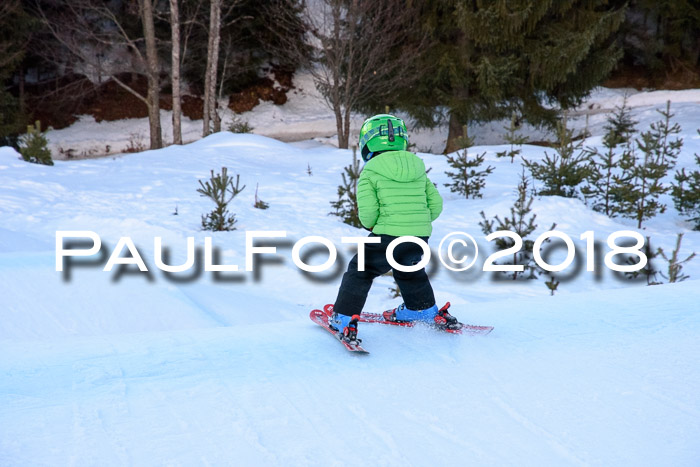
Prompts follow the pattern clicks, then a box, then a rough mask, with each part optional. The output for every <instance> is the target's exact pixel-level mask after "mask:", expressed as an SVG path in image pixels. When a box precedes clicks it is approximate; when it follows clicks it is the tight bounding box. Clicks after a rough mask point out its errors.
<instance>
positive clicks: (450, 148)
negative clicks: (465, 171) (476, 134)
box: [443, 113, 464, 154]
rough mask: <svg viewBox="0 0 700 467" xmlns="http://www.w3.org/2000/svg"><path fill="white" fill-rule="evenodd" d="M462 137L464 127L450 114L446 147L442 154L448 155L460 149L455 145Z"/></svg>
mask: <svg viewBox="0 0 700 467" xmlns="http://www.w3.org/2000/svg"><path fill="white" fill-rule="evenodd" d="M463 136H464V125H462V123H461V122H460V121H459V120H458V119H457V117H456V116H455V115H454V114H453V113H451V114H450V124H449V129H448V132H447V145H446V146H445V150H444V151H443V154H449V153H451V152H455V151H457V150H459V149H462V148H460V147H459V145H458V144H457V139H458V138H461V137H463Z"/></svg>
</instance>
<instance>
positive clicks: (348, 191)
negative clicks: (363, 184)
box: [330, 146, 362, 227]
mask: <svg viewBox="0 0 700 467" xmlns="http://www.w3.org/2000/svg"><path fill="white" fill-rule="evenodd" d="M360 172H361V169H360V161H359V160H358V159H357V147H356V146H353V148H352V164H350V165H348V166H346V167H345V168H344V172H343V173H342V174H341V175H342V177H343V184H342V185H339V186H338V200H337V201H331V206H332V207H333V209H334V211H333V212H331V213H330V214H332V215H334V216H338V217H340V218H341V219H342V220H343V222H345V223H346V224H348V225H352V226H353V227H362V223H361V222H360V210H359V208H358V207H357V181H358V180H359V179H360Z"/></svg>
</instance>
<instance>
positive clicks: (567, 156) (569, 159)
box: [524, 119, 591, 198]
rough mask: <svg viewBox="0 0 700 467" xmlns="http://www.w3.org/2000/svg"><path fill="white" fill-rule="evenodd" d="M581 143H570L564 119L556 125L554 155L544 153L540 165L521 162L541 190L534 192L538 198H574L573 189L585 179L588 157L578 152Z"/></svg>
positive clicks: (588, 166) (571, 132)
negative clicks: (541, 186) (538, 183)
mask: <svg viewBox="0 0 700 467" xmlns="http://www.w3.org/2000/svg"><path fill="white" fill-rule="evenodd" d="M582 145H583V142H582V141H578V142H574V141H573V131H572V130H569V129H568V128H567V126H566V119H563V120H561V121H560V122H559V123H558V124H557V143H556V145H555V146H554V150H555V151H556V154H552V155H550V154H549V153H547V152H546V151H545V153H544V154H545V158H544V160H543V161H542V162H534V161H528V160H524V162H525V166H526V167H527V168H528V169H529V170H530V173H531V174H532V177H533V178H534V179H536V180H539V181H540V182H542V184H543V185H544V187H543V188H542V189H540V190H539V191H538V194H539V195H542V196H564V197H566V198H573V197H575V196H576V187H578V185H580V184H581V182H583V181H584V180H585V179H586V177H587V176H588V174H589V172H590V170H591V167H590V165H589V160H590V154H589V153H588V152H586V151H583V150H581V147H582Z"/></svg>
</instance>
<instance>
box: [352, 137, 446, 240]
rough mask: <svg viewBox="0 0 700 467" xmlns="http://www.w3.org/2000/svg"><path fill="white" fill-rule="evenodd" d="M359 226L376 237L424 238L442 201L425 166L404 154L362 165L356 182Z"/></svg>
mask: <svg viewBox="0 0 700 467" xmlns="http://www.w3.org/2000/svg"><path fill="white" fill-rule="evenodd" d="M357 205H358V207H359V210H360V222H362V225H364V226H365V227H366V228H368V229H372V232H374V233H375V234H377V235H380V234H385V235H393V236H396V237H399V236H402V235H414V236H416V237H427V236H429V235H430V233H431V232H432V230H433V227H432V224H431V223H432V222H433V221H434V220H435V219H437V217H438V216H439V215H440V212H442V197H441V196H440V193H438V191H437V189H435V185H433V183H432V182H431V181H430V180H429V179H428V176H427V175H426V174H425V164H424V163H423V161H422V160H421V159H420V158H419V157H418V156H416V155H415V154H413V153H411V152H408V151H389V152H385V153H382V154H379V155H377V156H375V157H374V158H372V159H370V161H369V162H367V164H365V167H364V169H363V170H362V173H361V174H360V179H359V181H358V182H357Z"/></svg>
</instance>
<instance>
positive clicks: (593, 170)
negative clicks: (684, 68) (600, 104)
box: [581, 97, 637, 216]
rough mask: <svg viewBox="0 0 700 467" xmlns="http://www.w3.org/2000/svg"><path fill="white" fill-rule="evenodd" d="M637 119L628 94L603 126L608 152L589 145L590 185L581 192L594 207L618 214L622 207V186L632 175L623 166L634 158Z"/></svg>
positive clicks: (604, 145)
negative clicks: (619, 148) (629, 103)
mask: <svg viewBox="0 0 700 467" xmlns="http://www.w3.org/2000/svg"><path fill="white" fill-rule="evenodd" d="M636 123H637V122H635V121H633V120H632V118H631V116H630V109H629V108H628V107H627V98H626V97H625V100H624V101H623V104H622V106H621V107H616V108H615V112H613V114H612V115H611V116H610V117H608V122H607V124H606V125H605V127H604V129H605V131H606V132H605V136H604V137H603V147H605V152H601V151H600V150H599V149H598V148H588V149H586V152H588V154H589V157H590V166H589V167H590V170H589V172H588V174H587V177H586V182H587V185H586V186H585V187H583V188H582V189H581V193H582V194H583V196H584V197H585V198H586V201H588V200H591V202H592V207H593V210H594V211H598V212H602V213H605V215H607V216H615V215H616V214H618V213H619V212H620V210H621V206H620V203H621V199H620V194H621V193H620V189H619V187H621V186H624V185H626V183H628V182H629V180H630V179H631V174H630V173H629V172H625V170H624V168H625V167H627V168H629V163H630V161H631V159H630V157H631V151H632V149H631V145H630V139H631V135H632V133H633V132H634V125H635V124H636ZM620 145H622V146H623V147H622V151H621V153H620V151H619V150H617V148H618V146H620ZM619 169H622V170H621V171H620V170H619Z"/></svg>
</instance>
